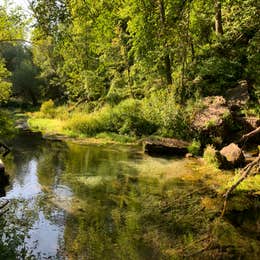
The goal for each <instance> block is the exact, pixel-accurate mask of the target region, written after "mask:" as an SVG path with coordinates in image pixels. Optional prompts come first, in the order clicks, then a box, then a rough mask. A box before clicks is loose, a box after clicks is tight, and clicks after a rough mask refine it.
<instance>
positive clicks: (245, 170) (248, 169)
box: [221, 152, 260, 217]
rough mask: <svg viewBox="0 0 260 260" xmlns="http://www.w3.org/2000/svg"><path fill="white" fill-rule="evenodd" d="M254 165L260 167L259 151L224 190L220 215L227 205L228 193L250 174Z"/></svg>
mask: <svg viewBox="0 0 260 260" xmlns="http://www.w3.org/2000/svg"><path fill="white" fill-rule="evenodd" d="M254 167H257V168H258V169H259V168H260V152H259V154H258V157H256V158H255V159H254V160H253V161H252V162H251V163H249V164H248V165H246V166H245V167H244V168H243V170H242V174H241V177H240V178H239V179H238V180H237V181H236V182H235V183H234V184H233V185H232V186H231V187H230V188H229V189H228V190H227V191H226V193H225V194H224V195H223V197H224V198H225V200H224V206H223V210H222V213H221V217H223V216H224V214H225V211H226V207H227V199H228V197H229V195H230V194H231V192H232V191H233V190H234V189H235V188H236V187H237V186H238V185H239V184H240V183H241V182H242V181H244V180H245V179H246V178H247V177H248V175H249V174H250V172H251V171H252V169H253V168H254Z"/></svg>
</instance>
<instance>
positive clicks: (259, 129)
mask: <svg viewBox="0 0 260 260" xmlns="http://www.w3.org/2000/svg"><path fill="white" fill-rule="evenodd" d="M259 133H260V126H259V127H257V128H256V129H255V130H253V131H251V132H249V133H247V134H244V135H243V136H242V137H241V138H240V140H239V141H238V143H243V142H246V141H247V140H248V139H250V138H251V137H253V136H255V135H257V134H259Z"/></svg>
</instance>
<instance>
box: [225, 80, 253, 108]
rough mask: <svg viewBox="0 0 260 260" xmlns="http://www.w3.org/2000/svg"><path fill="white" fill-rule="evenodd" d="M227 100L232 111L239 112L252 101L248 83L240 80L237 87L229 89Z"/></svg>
mask: <svg viewBox="0 0 260 260" xmlns="http://www.w3.org/2000/svg"><path fill="white" fill-rule="evenodd" d="M226 99H227V102H228V106H229V107H230V108H231V110H237V109H240V108H241V107H243V106H245V105H246V104H247V102H248V101H249V99H250V96H249V93H248V83H247V81H246V80H240V81H239V82H238V85H237V86H236V87H234V88H231V89H228V90H227V92H226Z"/></svg>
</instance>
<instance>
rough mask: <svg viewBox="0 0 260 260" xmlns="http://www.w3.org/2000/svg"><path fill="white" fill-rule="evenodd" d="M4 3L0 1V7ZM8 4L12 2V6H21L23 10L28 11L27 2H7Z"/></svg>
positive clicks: (22, 0) (2, 0) (9, 0)
mask: <svg viewBox="0 0 260 260" xmlns="http://www.w3.org/2000/svg"><path fill="white" fill-rule="evenodd" d="M4 2H5V1H4V0H0V5H3V4H4ZM8 2H12V3H13V6H15V5H18V6H21V7H22V8H23V9H24V10H26V11H27V10H28V0H8Z"/></svg>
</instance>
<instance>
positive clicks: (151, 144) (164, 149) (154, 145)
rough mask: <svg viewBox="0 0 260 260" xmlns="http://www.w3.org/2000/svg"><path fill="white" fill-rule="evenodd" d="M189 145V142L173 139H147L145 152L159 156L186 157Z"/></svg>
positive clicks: (144, 145)
mask: <svg viewBox="0 0 260 260" xmlns="http://www.w3.org/2000/svg"><path fill="white" fill-rule="evenodd" d="M189 145H190V143H188V142H185V141H182V140H177V139H172V138H159V139H147V140H145V141H143V147H144V152H145V153H147V154H149V155H157V156H158V155H171V156H184V155H185V154H186V153H187V152H188V146H189Z"/></svg>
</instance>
